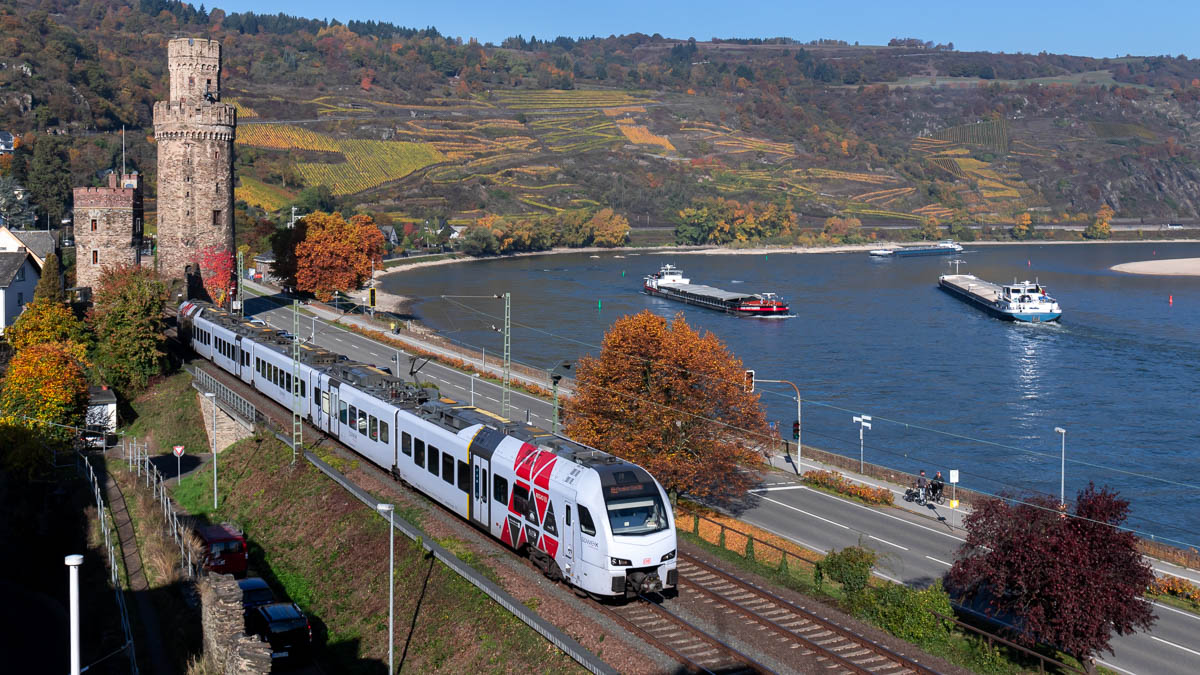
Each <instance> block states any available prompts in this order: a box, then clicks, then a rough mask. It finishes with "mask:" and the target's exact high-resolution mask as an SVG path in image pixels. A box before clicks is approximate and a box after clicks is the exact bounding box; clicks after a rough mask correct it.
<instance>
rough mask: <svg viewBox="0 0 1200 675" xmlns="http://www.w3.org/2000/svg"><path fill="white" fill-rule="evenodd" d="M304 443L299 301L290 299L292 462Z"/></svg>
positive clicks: (294, 461) (293, 462)
mask: <svg viewBox="0 0 1200 675" xmlns="http://www.w3.org/2000/svg"><path fill="white" fill-rule="evenodd" d="M303 443H304V424H303V422H302V421H301V418H300V301H299V300H292V464H295V463H296V455H297V453H299V452H300V446H301V445H302V444H303Z"/></svg>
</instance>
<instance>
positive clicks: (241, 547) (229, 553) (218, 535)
mask: <svg viewBox="0 0 1200 675" xmlns="http://www.w3.org/2000/svg"><path fill="white" fill-rule="evenodd" d="M197 534H199V535H200V540H201V541H203V542H204V569H206V570H209V571H210V572H218V573H220V574H232V575H233V576H235V577H237V578H241V577H244V576H246V564H247V562H249V560H250V553H249V551H248V550H247V549H246V538H245V537H243V536H242V532H241V530H238V529H237V528H236V527H234V526H233V525H229V524H224V525H209V526H207V527H202V528H200V529H199V530H198V531H197Z"/></svg>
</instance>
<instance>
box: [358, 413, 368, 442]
mask: <svg viewBox="0 0 1200 675" xmlns="http://www.w3.org/2000/svg"><path fill="white" fill-rule="evenodd" d="M358 433H359V434H360V435H362V436H366V435H367V411H366V410H363V409H362V408H359V409H358Z"/></svg>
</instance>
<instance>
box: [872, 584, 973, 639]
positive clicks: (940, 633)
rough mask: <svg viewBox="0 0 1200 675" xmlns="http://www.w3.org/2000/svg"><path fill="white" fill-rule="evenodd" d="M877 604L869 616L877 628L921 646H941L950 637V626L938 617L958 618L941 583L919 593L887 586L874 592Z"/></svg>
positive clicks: (906, 588) (901, 587)
mask: <svg viewBox="0 0 1200 675" xmlns="http://www.w3.org/2000/svg"><path fill="white" fill-rule="evenodd" d="M872 594H873V595H874V596H875V602H874V603H872V604H871V606H870V609H869V612H870V617H871V619H872V620H873V621H874V623H875V625H877V626H879V627H880V628H882V629H884V630H886V631H887V632H889V633H891V634H892V635H895V636H896V637H898V638H900V639H902V640H907V641H909V642H914V643H917V644H930V643H934V642H941V641H942V640H944V639H946V637H948V636H949V634H950V626H951V624H950V622H948V621H943V620H941V619H939V618H937V617H935V616H934V615H933V614H932V613H931V611H933V612H937V613H938V614H941V615H942V616H946V617H950V616H954V614H953V610H952V609H951V607H950V596H949V595H948V594H947V593H946V591H945V589H943V588H942V582H941V580H940V579H939V580H938V581H935V582H934V583H933V585H931V586H930V587H929V588H926V589H925V590H921V591H918V590H916V589H913V588H909V587H908V586H903V585H901V584H887V585H885V586H882V587H880V588H874V589H872Z"/></svg>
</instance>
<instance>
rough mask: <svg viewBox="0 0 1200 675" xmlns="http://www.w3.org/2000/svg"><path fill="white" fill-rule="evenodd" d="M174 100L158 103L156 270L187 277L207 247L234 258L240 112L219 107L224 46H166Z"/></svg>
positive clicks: (187, 42) (191, 41) (178, 42)
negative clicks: (218, 248) (236, 140)
mask: <svg viewBox="0 0 1200 675" xmlns="http://www.w3.org/2000/svg"><path fill="white" fill-rule="evenodd" d="M167 68H168V70H169V71H170V74H171V94H170V100H169V101H159V102H157V103H155V104H154V138H155V140H156V141H157V143H158V271H159V273H160V274H162V275H163V276H165V277H167V278H180V277H183V276H184V273H185V268H186V267H187V266H188V265H190V264H192V263H194V262H196V259H197V257H198V254H199V252H200V251H201V250H202V249H205V248H207V247H209V246H213V245H218V246H223V247H225V248H226V249H227V250H229V251H231V252H232V251H233V137H234V132H235V130H236V128H237V113H236V112H234V108H233V106H232V105H230V104H228V103H221V102H220V100H221V43H219V42H217V41H216V40H207V39H204V38H178V39H175V40H171V41H170V42H169V43H167Z"/></svg>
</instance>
